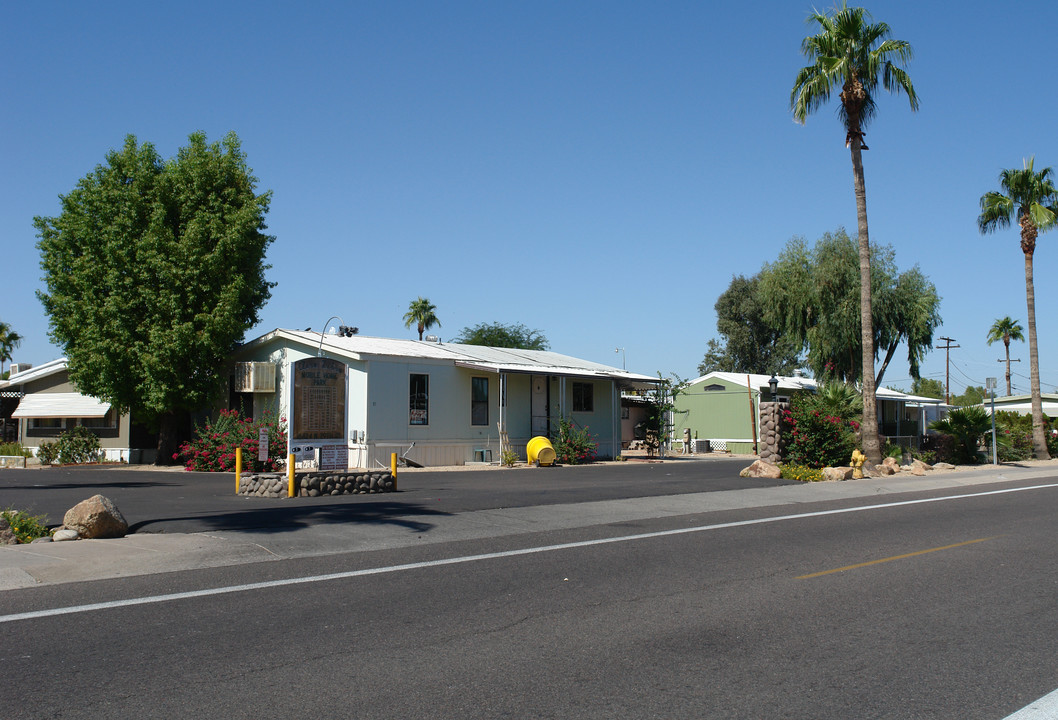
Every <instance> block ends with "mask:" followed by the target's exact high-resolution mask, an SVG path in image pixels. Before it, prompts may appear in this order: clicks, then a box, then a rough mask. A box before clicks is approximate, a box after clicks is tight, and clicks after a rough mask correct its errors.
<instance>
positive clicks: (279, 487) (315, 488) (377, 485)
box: [239, 470, 396, 498]
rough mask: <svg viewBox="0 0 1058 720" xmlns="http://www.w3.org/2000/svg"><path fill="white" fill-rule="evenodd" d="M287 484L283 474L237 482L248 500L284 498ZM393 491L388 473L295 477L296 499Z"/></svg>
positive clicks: (246, 478) (348, 472) (240, 490)
mask: <svg viewBox="0 0 1058 720" xmlns="http://www.w3.org/2000/svg"><path fill="white" fill-rule="evenodd" d="M288 482H289V481H288V479H287V475H286V473H258V474H256V475H243V476H242V478H240V481H239V494H240V495H246V496H248V497H250V496H252V497H271V498H285V497H287V495H288ZM395 489H396V482H395V481H394V479H393V475H392V474H390V472H389V470H363V471H359V472H351V471H345V472H339V471H326V472H320V471H313V472H306V473H297V474H295V475H294V495H295V496H296V497H319V496H321V495H367V494H369V493H384V492H393V491H394V490H395Z"/></svg>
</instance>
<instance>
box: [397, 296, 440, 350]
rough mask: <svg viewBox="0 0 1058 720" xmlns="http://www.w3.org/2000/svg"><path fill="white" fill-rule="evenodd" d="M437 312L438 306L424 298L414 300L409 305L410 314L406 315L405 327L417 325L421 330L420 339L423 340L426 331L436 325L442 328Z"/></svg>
mask: <svg viewBox="0 0 1058 720" xmlns="http://www.w3.org/2000/svg"><path fill="white" fill-rule="evenodd" d="M435 310H437V306H436V305H434V304H433V303H432V302H430V301H429V300H427V299H426V298H424V297H421V296H420V297H419V298H418V299H417V300H412V301H411V304H410V305H408V312H406V313H404V327H406V328H410V327H411V326H412V325H416V326H417V327H418V330H419V339H420V340H422V334H423V332H424V331H426V330H429V329H430V328H432V327H433V326H434V325H436V326H437V327H441V321H440V320H438V319H437V315H436V313H435V312H434V311H435Z"/></svg>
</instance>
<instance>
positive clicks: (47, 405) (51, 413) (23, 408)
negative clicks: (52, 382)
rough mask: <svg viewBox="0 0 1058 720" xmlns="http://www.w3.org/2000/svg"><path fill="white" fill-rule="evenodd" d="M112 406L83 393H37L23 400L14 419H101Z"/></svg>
mask: <svg viewBox="0 0 1058 720" xmlns="http://www.w3.org/2000/svg"><path fill="white" fill-rule="evenodd" d="M109 410H110V405H109V404H107V403H105V402H102V401H100V400H96V399H95V398H94V397H88V396H87V395H82V394H81V393H36V394H33V395H27V396H26V397H24V398H22V401H21V402H20V403H19V404H18V407H17V408H16V409H15V411H14V412H13V413H11V417H12V418H101V417H103V416H105V415H106V414H107V411H109Z"/></svg>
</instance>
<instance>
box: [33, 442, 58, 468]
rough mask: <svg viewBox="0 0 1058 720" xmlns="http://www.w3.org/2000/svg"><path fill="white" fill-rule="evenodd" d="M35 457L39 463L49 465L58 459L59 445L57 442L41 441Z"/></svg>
mask: <svg viewBox="0 0 1058 720" xmlns="http://www.w3.org/2000/svg"><path fill="white" fill-rule="evenodd" d="M37 459H38V460H40V464H41V465H51V464H52V463H54V462H55V461H56V460H58V459H59V446H58V444H57V443H49V442H42V443H41V444H40V447H38V448H37Z"/></svg>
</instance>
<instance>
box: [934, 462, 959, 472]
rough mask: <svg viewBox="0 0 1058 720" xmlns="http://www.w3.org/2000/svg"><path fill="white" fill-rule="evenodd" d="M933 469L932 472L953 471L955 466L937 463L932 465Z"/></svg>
mask: <svg viewBox="0 0 1058 720" xmlns="http://www.w3.org/2000/svg"><path fill="white" fill-rule="evenodd" d="M933 469H934V470H954V469H955V466H954V465H952V464H951V463H946V462H939V463H933Z"/></svg>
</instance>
